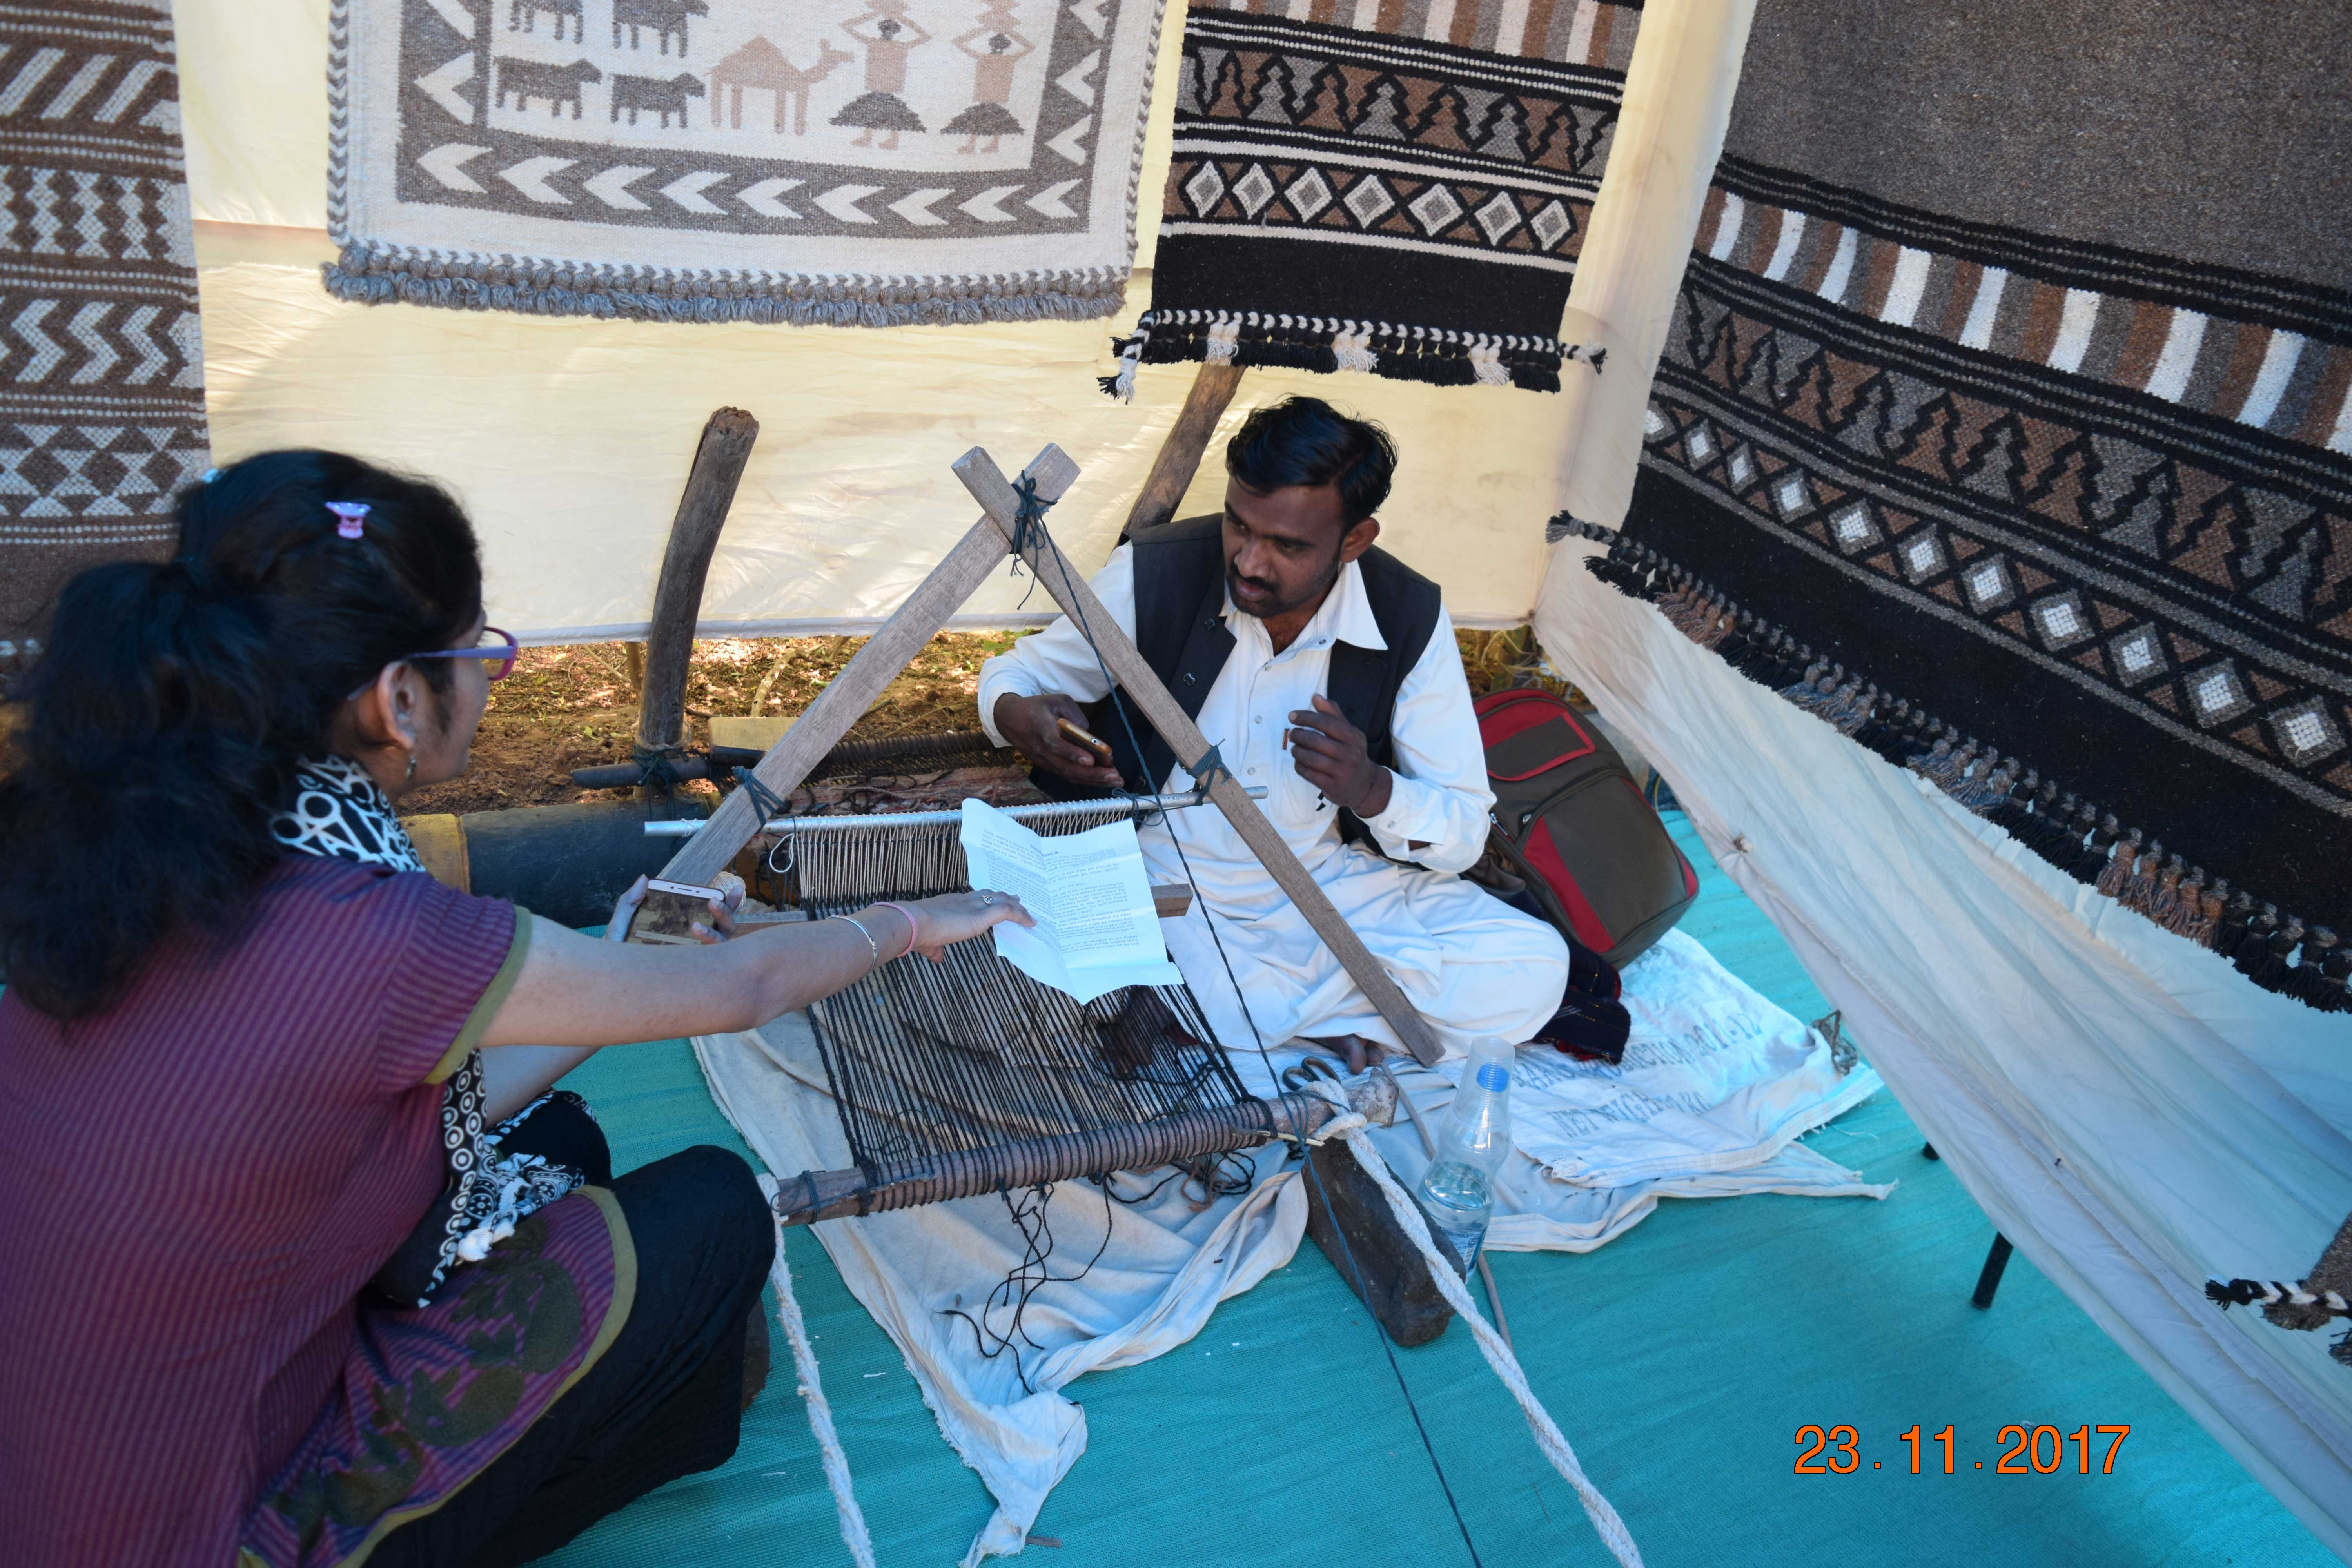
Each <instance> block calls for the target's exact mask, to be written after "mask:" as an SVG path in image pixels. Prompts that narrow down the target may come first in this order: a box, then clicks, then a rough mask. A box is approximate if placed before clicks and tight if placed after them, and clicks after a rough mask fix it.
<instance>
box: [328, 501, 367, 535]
mask: <svg viewBox="0 0 2352 1568" xmlns="http://www.w3.org/2000/svg"><path fill="white" fill-rule="evenodd" d="M327 510H329V511H331V512H333V513H334V514H335V516H336V517H338V518H340V519H341V521H339V522H337V523H336V524H335V531H336V532H337V533H340V534H341V535H342V536H343V537H344V538H345V539H357V538H358V537H359V536H360V525H361V524H362V523H363V522H365V521H367V514H368V511H369V507H368V503H367V502H365V501H363V500H331V501H329V502H328V503H327Z"/></svg>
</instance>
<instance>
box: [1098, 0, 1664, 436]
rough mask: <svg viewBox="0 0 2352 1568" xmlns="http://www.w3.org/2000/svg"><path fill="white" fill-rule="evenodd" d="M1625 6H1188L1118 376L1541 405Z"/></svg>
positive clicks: (1201, 2) (1613, 107)
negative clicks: (1428, 392)
mask: <svg viewBox="0 0 2352 1568" xmlns="http://www.w3.org/2000/svg"><path fill="white" fill-rule="evenodd" d="M1640 19H1641V10H1640V7H1639V6H1638V5H1609V4H1603V3H1601V0H1194V5H1193V6H1192V12H1191V14H1190V16H1188V18H1187V20H1186V21H1185V24H1184V74H1183V78H1182V80H1181V82H1180V83H1179V97H1178V100H1177V105H1176V142H1175V155H1174V161H1173V163H1171V166H1170V168H1169V171H1168V186H1167V192H1166V195H1165V198H1164V202H1163V205H1162V208H1161V222H1160V250H1159V258H1158V259H1157V261H1156V262H1155V263H1154V264H1153V271H1152V289H1151V309H1150V311H1149V312H1148V313H1147V314H1146V315H1145V316H1144V317H1143V319H1142V320H1141V321H1139V322H1138V324H1137V329H1136V332H1135V334H1134V336H1133V337H1132V338H1131V339H1128V340H1125V341H1123V342H1122V343H1121V345H1120V352H1121V356H1122V358H1123V359H1124V360H1125V362H1126V363H1125V365H1124V366H1123V368H1122V370H1121V373H1120V374H1119V375H1118V376H1117V377H1114V378H1113V379H1112V381H1111V382H1110V383H1109V384H1108V390H1111V391H1114V392H1119V393H1125V392H1126V391H1128V390H1129V388H1130V387H1131V386H1132V384H1133V379H1134V372H1133V366H1134V364H1135V363H1138V362H1139V361H1141V362H1150V363H1167V362H1173V361H1182V360H1207V361H1213V362H1217V363H1237V364H1279V365H1292V366H1297V367H1299V368H1303V369H1307V370H1316V371H1330V370H1359V371H1370V372H1372V373H1374V374H1380V375H1387V376H1393V377H1397V378H1399V379H1402V380H1411V381H1426V382H1433V383H1436V384H1441V385H1468V384H1473V383H1487V384H1496V385H1513V386H1521V387H1527V388H1530V389H1534V390H1538V391H1546V392H1556V391H1558V390H1559V374H1560V366H1561V364H1562V363H1564V362H1565V361H1566V360H1568V359H1570V358H1572V357H1574V355H1575V354H1576V353H1577V352H1578V351H1577V349H1576V348H1575V346H1574V345H1571V344H1566V343H1562V342H1560V341H1559V337H1558V335H1557V334H1558V333H1559V324H1560V312H1561V310H1562V309H1563V308H1564V307H1565V306H1566V305H1567V303H1568V288H1569V281H1570V277H1571V275H1572V274H1573V272H1574V270H1575V263H1576V254H1577V250H1578V247H1579V246H1580V243H1581V241H1582V237H1583V234H1584V227H1585V218H1586V216H1587V214H1588V213H1589V212H1590V211H1591V205H1592V198H1593V195H1594V193H1595V192H1596V191H1597V190H1598V189H1599V188H1600V184H1601V169H1602V166H1603V165H1604V164H1605V163H1607V161H1608V157H1609V146H1610V141H1611V138H1612V133H1613V132H1614V131H1615V129H1616V124H1617V110H1618V105H1619V103H1620V101H1621V100H1622V97H1623V93H1624V86H1625V66H1626V63H1627V61H1628V60H1630V59H1631V58H1632V57H1633V33H1634V28H1635V25H1636V24H1637V23H1638V22H1639V21H1640Z"/></svg>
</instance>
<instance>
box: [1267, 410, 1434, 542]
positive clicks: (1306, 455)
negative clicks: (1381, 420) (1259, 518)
mask: <svg viewBox="0 0 2352 1568" xmlns="http://www.w3.org/2000/svg"><path fill="white" fill-rule="evenodd" d="M1396 462H1397V452H1396V443H1395V442H1394V441H1392V440H1391V439H1389V433H1388V432H1387V431H1385V430H1383V429H1381V427H1380V426H1377V425H1375V424H1373V423H1372V422H1371V421H1370V420H1369V419H1350V418H1349V417H1348V416H1346V415H1344V414H1342V413H1340V412H1339V410H1338V409H1336V408H1334V407H1332V406H1331V405H1329V404H1328V403H1326V402H1324V401H1323V400H1322V399H1321V398H1319V397H1286V398H1284V399H1283V400H1282V401H1281V402H1279V403H1274V404H1268V405H1266V406H1265V407H1264V408H1261V409H1259V410H1257V411H1256V412H1255V413H1254V414H1252V415H1251V416H1249V417H1248V418H1247V419H1244V421H1242V427H1241V428H1240V429H1239V430H1236V431H1234V438H1233V439H1232V440H1230V441H1228V442H1226V443H1225V472H1227V473H1229V474H1231V475H1232V476H1233V477H1234V478H1235V479H1239V480H1241V482H1242V483H1244V484H1245V485H1247V486H1248V487H1249V488H1250V489H1254V490H1278V489H1287V488H1289V487H1290V486H1292V485H1336V486H1338V487H1339V516H1340V517H1341V519H1342V520H1343V521H1346V522H1347V524H1348V525H1349V527H1350V528H1352V527H1354V526H1355V525H1356V524H1357V523H1360V522H1361V521H1364V519H1366V518H1368V517H1370V516H1371V515H1372V513H1374V512H1376V511H1378V510H1381V502H1382V501H1384V500H1388V499H1389V481H1390V480H1391V479H1393V478H1394V477H1395V476H1396Z"/></svg>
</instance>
